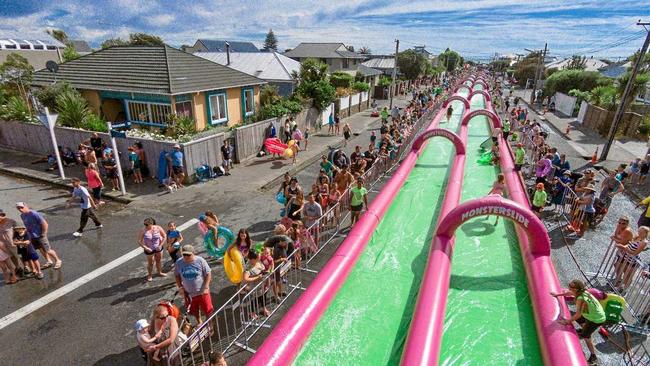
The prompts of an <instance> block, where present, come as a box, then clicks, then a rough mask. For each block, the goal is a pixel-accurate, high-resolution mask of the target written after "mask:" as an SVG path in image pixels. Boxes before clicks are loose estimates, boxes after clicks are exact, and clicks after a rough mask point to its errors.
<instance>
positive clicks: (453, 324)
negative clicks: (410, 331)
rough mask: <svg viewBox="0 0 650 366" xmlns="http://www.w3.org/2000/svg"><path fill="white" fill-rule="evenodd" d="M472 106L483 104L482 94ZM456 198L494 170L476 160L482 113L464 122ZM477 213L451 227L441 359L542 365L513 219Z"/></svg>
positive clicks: (487, 182)
mask: <svg viewBox="0 0 650 366" xmlns="http://www.w3.org/2000/svg"><path fill="white" fill-rule="evenodd" d="M470 102H471V105H472V109H478V108H483V106H484V102H483V97H482V96H481V95H476V96H475V97H474V98H473V100H472V101H470ZM468 132H469V138H468V145H467V160H466V166H465V176H464V183H463V192H462V198H461V202H464V201H467V200H469V199H473V198H479V197H482V196H484V195H486V194H487V193H488V192H489V191H490V189H491V187H492V183H493V182H494V181H495V180H496V177H497V174H498V173H499V171H498V168H496V167H493V166H481V165H478V164H477V163H476V161H477V160H478V158H479V155H480V153H479V146H480V144H481V143H482V142H484V141H485V140H486V139H488V138H490V130H489V126H488V121H487V118H486V117H483V116H478V117H475V118H473V120H472V121H471V122H470V124H469V131H468ZM495 219H496V217H494V216H493V217H490V218H486V217H479V218H477V219H474V220H471V221H468V222H467V223H465V224H464V225H463V226H461V227H460V228H459V229H458V230H456V244H455V247H454V251H453V257H452V263H451V271H452V272H451V282H450V289H449V295H448V299H447V311H446V314H445V329H444V335H443V340H442V347H441V354H440V365H542V364H543V363H542V356H541V354H540V349H539V342H538V339H537V332H536V329H535V320H534V318H533V316H534V315H533V309H532V306H531V303H530V297H529V294H528V288H527V285H526V274H525V269H524V265H523V263H522V259H521V253H520V249H519V244H518V240H517V236H516V233H515V230H514V226H513V224H512V223H511V222H510V221H508V220H504V219H503V218H500V219H499V223H498V225H496V226H495V225H493V224H494V222H495Z"/></svg>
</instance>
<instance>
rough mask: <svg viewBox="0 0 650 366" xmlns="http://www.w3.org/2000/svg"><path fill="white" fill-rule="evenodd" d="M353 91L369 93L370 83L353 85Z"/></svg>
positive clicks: (358, 82) (361, 82)
mask: <svg viewBox="0 0 650 366" xmlns="http://www.w3.org/2000/svg"><path fill="white" fill-rule="evenodd" d="M352 89H354V90H356V91H358V92H367V91H368V90H370V85H368V83H364V82H363V81H357V82H355V83H353V84H352Z"/></svg>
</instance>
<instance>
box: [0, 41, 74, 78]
mask: <svg viewBox="0 0 650 366" xmlns="http://www.w3.org/2000/svg"><path fill="white" fill-rule="evenodd" d="M64 48H65V45H64V44H63V43H61V42H59V41H57V40H56V39H54V38H52V37H51V36H50V35H49V34H47V33H43V34H39V35H35V36H34V37H30V36H29V35H22V36H21V35H10V34H5V35H4V37H1V38H0V63H3V62H5V60H7V56H9V54H11V53H16V54H19V55H21V56H23V57H24V58H26V59H27V61H28V62H29V64H30V65H32V66H33V67H34V70H40V69H42V68H45V64H46V63H47V62H48V61H56V62H60V61H61V54H62V52H63V49H64Z"/></svg>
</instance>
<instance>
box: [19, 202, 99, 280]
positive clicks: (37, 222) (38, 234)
mask: <svg viewBox="0 0 650 366" xmlns="http://www.w3.org/2000/svg"><path fill="white" fill-rule="evenodd" d="M86 193H87V192H86ZM16 208H17V209H18V211H19V212H20V219H21V220H23V224H25V229H27V234H28V235H29V240H30V241H31V243H32V246H33V247H34V249H36V250H38V251H40V252H41V254H42V255H43V257H44V258H45V264H44V265H43V266H41V269H46V268H49V267H51V266H52V264H54V269H59V268H61V264H62V261H61V259H60V258H59V256H58V255H57V254H56V252H55V251H54V249H52V248H51V247H50V242H49V241H48V240H47V232H48V229H49V224H48V223H47V221H46V220H45V218H43V216H42V215H41V214H40V213H39V212H38V211H34V210H30V209H29V207H27V205H26V204H25V203H24V202H18V203H16Z"/></svg>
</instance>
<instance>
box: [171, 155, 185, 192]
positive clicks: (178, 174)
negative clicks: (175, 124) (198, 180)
mask: <svg viewBox="0 0 650 366" xmlns="http://www.w3.org/2000/svg"><path fill="white" fill-rule="evenodd" d="M167 160H169V163H170V165H171V167H172V173H174V176H173V178H174V182H176V185H178V187H179V188H183V187H185V186H184V185H183V182H184V181H185V169H183V152H182V151H181V145H179V144H174V149H173V150H172V152H170V153H169V155H167Z"/></svg>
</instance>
